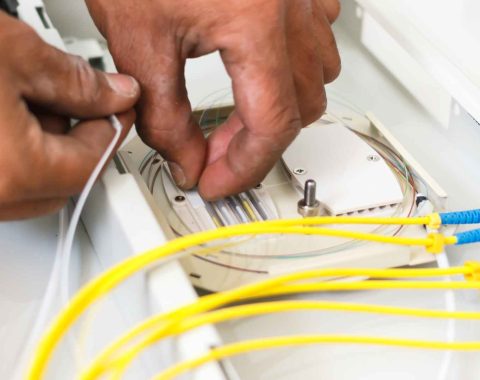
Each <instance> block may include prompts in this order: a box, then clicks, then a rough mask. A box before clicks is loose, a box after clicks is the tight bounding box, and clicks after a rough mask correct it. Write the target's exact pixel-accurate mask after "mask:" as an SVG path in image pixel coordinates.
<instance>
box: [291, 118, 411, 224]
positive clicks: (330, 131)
mask: <svg viewBox="0 0 480 380" xmlns="http://www.w3.org/2000/svg"><path fill="white" fill-rule="evenodd" d="M283 161H284V163H285V165H286V167H287V168H288V170H289V172H290V173H291V176H292V181H293V182H294V183H295V184H296V186H297V187H299V188H301V189H303V186H304V183H305V181H306V180H307V179H313V180H315V181H316V182H317V199H318V200H319V201H320V202H322V203H323V204H324V205H325V206H326V207H327V209H328V211H329V212H330V214H332V215H341V214H347V213H353V212H362V211H369V210H372V209H375V208H379V207H382V208H383V207H390V206H396V205H397V204H399V203H400V202H402V201H403V193H402V190H401V188H400V185H399V183H398V180H397V178H396V177H395V175H394V174H393V172H392V170H391V169H390V168H389V167H388V166H387V164H386V162H385V161H384V160H383V158H382V157H381V156H380V155H379V154H378V153H377V152H376V151H375V150H374V149H373V148H371V147H370V146H369V145H368V144H367V143H366V142H364V141H363V140H362V139H361V138H360V137H358V136H357V135H356V134H355V133H354V132H352V131H350V130H349V129H347V128H346V127H345V126H343V125H341V124H339V123H333V124H328V125H324V124H321V123H319V122H317V123H314V124H312V125H311V126H310V127H308V128H304V129H303V130H302V131H301V132H300V134H299V135H298V137H297V138H296V140H295V141H294V142H293V143H292V144H291V145H290V147H289V148H288V149H287V150H286V152H285V153H284V155H283Z"/></svg>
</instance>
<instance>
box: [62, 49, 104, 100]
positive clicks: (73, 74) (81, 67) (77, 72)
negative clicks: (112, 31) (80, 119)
mask: <svg viewBox="0 0 480 380" xmlns="http://www.w3.org/2000/svg"><path fill="white" fill-rule="evenodd" d="M67 57H68V60H69V62H68V63H69V65H70V67H71V68H70V70H71V71H70V81H71V86H69V87H70V88H71V90H70V92H69V96H70V98H71V99H72V100H73V101H74V102H76V103H87V104H94V103H96V102H97V101H98V100H99V98H100V91H101V88H100V82H99V81H98V80H97V78H96V74H95V70H94V69H93V68H92V67H91V66H90V65H89V64H88V62H87V61H85V60H84V59H82V58H81V57H79V56H74V55H69V56H67Z"/></svg>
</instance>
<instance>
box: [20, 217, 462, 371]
mask: <svg viewBox="0 0 480 380" xmlns="http://www.w3.org/2000/svg"><path fill="white" fill-rule="evenodd" d="M339 219H342V218H339ZM345 219H346V218H345ZM355 219H356V218H355ZM365 219H369V220H373V219H374V218H365ZM387 219H388V218H387ZM398 219H401V218H398ZM404 219H406V220H405V221H404V222H405V223H408V218H404ZM356 220H357V219H356ZM379 220H383V218H377V222H379ZM357 221H358V220H357ZM399 222H400V220H398V221H397V223H399ZM423 222H425V220H422V224H423ZM270 223H273V222H258V223H251V224H244V225H237V226H232V227H227V228H219V229H216V230H211V231H205V232H201V233H197V234H194V235H188V236H184V237H181V238H178V239H176V240H172V241H170V242H168V243H167V244H165V245H164V246H162V247H159V248H156V249H153V250H151V251H148V252H146V253H144V254H142V255H139V256H135V257H132V258H130V259H127V260H125V261H124V262H122V263H120V264H118V265H116V266H114V267H113V268H111V269H110V270H108V271H106V272H105V273H104V274H103V275H101V276H100V277H98V278H97V279H95V280H93V281H92V282H90V283H89V284H87V285H86V286H85V287H84V288H83V289H82V290H80V292H78V293H77V295H76V296H75V297H74V298H73V299H72V302H71V303H70V305H69V306H68V307H67V308H66V309H65V310H63V311H62V312H61V313H60V315H59V316H58V317H57V319H56V320H55V322H54V323H53V325H52V326H51V327H50V329H49V330H48V332H47V334H46V335H45V336H44V337H43V339H42V340H41V342H40V344H39V346H38V349H37V350H36V353H35V356H34V360H33V363H32V365H31V367H30V370H29V373H28V377H27V379H29V380H38V379H41V378H42V377H43V374H44V372H45V369H46V366H47V364H48V362H49V360H50V358H51V356H52V354H53V351H54V349H55V347H56V346H57V344H58V343H59V341H60V339H62V337H63V336H64V334H65V332H66V331H67V330H68V328H70V326H71V325H72V324H73V323H74V322H75V321H76V320H77V319H78V317H79V316H80V315H81V314H82V313H83V311H85V309H86V308H87V307H88V306H89V305H91V304H92V303H93V302H94V301H95V300H97V299H98V298H100V297H102V296H103V295H105V294H106V293H108V292H109V291H110V290H111V289H113V288H114V287H115V286H117V285H118V284H119V283H121V282H122V281H123V280H125V279H126V278H128V277H129V276H131V275H132V274H134V273H136V272H138V271H139V270H141V269H142V268H145V267H147V266H148V265H150V264H152V263H154V262H156V261H158V260H160V259H162V258H165V257H167V256H169V255H172V254H174V253H177V252H180V251H183V250H185V249H187V248H191V247H194V246H198V245H201V244H205V243H208V242H210V241H214V240H218V239H226V238H231V237H235V236H243V235H258V234H274V233H283V234H309V235H321V236H337V237H344V238H353V239H364V240H368V241H374V242H380V243H389V244H398V245H416V246H424V247H426V248H427V249H428V248H430V247H432V246H435V245H439V243H441V244H440V245H443V244H447V245H449V244H455V243H456V241H457V240H456V238H455V237H443V235H440V234H435V235H430V236H428V237H427V238H406V237H388V236H382V235H374V234H365V233H360V232H355V231H339V230H330V229H326V228H316V227H298V226H292V227H290V226H288V227H285V226H281V225H275V224H270ZM277 223H278V221H277ZM283 223H288V221H283ZM291 223H302V224H305V220H296V221H295V222H291Z"/></svg>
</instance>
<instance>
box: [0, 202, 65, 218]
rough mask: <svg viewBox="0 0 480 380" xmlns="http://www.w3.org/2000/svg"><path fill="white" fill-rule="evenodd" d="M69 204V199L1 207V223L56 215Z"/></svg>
mask: <svg viewBox="0 0 480 380" xmlns="http://www.w3.org/2000/svg"><path fill="white" fill-rule="evenodd" d="M66 203H67V198H63V199H61V198H58V199H47V200H31V201H24V202H17V203H13V204H9V205H6V206H0V221H5V220H21V219H28V218H35V217H38V216H42V215H48V214H54V213H56V212H58V211H59V210H60V209H61V208H63V207H64V206H65V204H66Z"/></svg>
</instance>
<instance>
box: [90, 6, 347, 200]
mask: <svg viewBox="0 0 480 380" xmlns="http://www.w3.org/2000/svg"><path fill="white" fill-rule="evenodd" d="M87 5H88V6H89V9H90V12H91V14H92V16H93V18H94V20H95V22H96V24H97V26H98V27H99V29H100V31H101V32H102V33H103V35H104V36H105V37H106V38H107V41H108V43H109V47H110V50H111V52H112V54H113V57H114V59H115V62H116V64H117V67H118V68H119V69H120V70H121V71H122V72H125V73H128V74H130V75H133V76H134V77H135V78H137V79H138V80H139V82H140V83H141V86H142V97H141V100H140V103H139V106H138V108H137V111H138V112H139V122H138V123H137V126H138V132H139V135H140V136H141V137H142V139H143V140H144V141H145V142H146V143H147V144H148V145H150V146H151V147H153V148H155V149H156V150H158V151H159V152H160V153H161V154H162V155H163V156H164V157H165V158H166V159H167V160H168V161H169V162H170V167H171V169H172V173H173V175H174V178H175V180H176V182H177V184H178V185H180V186H182V187H184V188H190V187H192V186H194V185H195V184H196V183H197V182H198V181H199V190H200V193H201V194H202V195H203V196H204V197H205V198H207V199H215V198H219V197H222V196H225V195H228V194H232V193H235V192H239V191H242V190H245V189H247V188H249V187H251V186H253V185H255V184H257V183H258V182H260V181H261V180H262V179H263V177H264V176H265V175H266V174H267V173H268V171H269V170H270V169H271V167H272V166H273V165H274V164H275V162H276V161H277V160H278V159H279V158H280V156H281V154H282V152H283V151H284V150H285V148H286V147H287V146H288V145H289V144H290V142H291V141H292V140H293V139H294V138H295V136H296V135H297V134H298V132H299V130H300V128H302V126H306V125H308V124H310V123H311V122H313V121H314V120H316V119H317V118H319V117H320V116H321V115H322V114H323V112H324V110H325V107H326V98H325V89H324V84H325V83H327V82H330V81H332V80H333V79H335V78H336V77H337V75H338V73H339V70H340V58H339V55H338V51H337V48H336V43H335V39H334V36H333V34H332V30H331V27H330V22H333V21H334V20H335V18H336V17H337V15H338V12H339V3H338V1H337V0H229V1H225V0H151V1H134V2H132V1H131V0H116V1H111V0H87ZM216 50H219V51H220V54H221V57H222V60H223V62H224V64H225V67H226V69H227V72H228V74H229V75H230V77H231V79H232V87H233V93H234V99H235V107H236V108H235V112H234V113H233V114H232V115H231V117H230V118H229V120H228V121H227V122H226V123H225V124H224V125H222V126H221V127H220V128H219V129H217V131H216V132H215V133H214V134H212V135H211V136H210V138H209V139H208V142H207V141H205V139H204V137H203V135H202V133H201V132H200V129H199V127H198V125H197V124H196V123H195V121H194V120H193V118H192V113H191V107H190V104H189V101H188V96H187V91H186V89H185V79H184V66H185V61H186V59H188V58H195V57H199V56H202V55H205V54H208V53H211V52H213V51H216Z"/></svg>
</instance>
